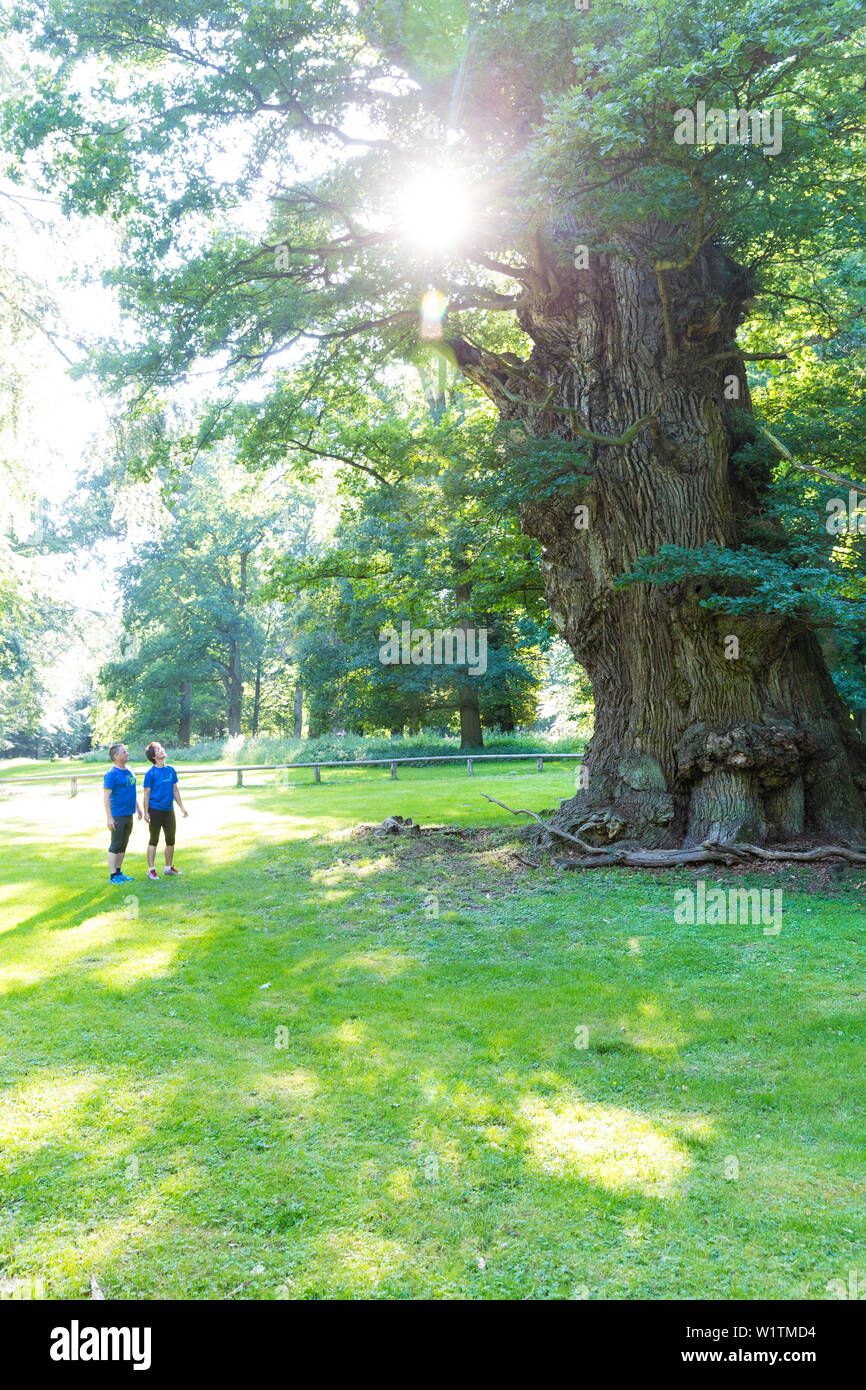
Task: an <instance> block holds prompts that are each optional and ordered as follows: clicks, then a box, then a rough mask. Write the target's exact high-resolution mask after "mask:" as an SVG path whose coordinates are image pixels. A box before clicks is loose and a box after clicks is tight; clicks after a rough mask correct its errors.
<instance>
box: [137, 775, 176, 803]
mask: <svg viewBox="0 0 866 1390" xmlns="http://www.w3.org/2000/svg"><path fill="white" fill-rule="evenodd" d="M176 781H177V773H176V772H175V770H174V768H173V767H169V766H168V763H166V765H165V767H157V766H156V764H155V763H154V765H153V767H149V768H148V769H147V772H146V773H145V774H144V785H145V786H146V787H147V788H148V789H149V791H150V803H149V805H150V810H151V811H170V810H171V805H172V802H173V801H174V784H175V782H176Z"/></svg>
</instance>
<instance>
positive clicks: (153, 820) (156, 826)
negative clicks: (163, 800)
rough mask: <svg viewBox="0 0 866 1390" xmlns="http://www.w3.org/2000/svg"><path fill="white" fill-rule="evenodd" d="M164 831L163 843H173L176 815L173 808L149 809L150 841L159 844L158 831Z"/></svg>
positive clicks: (175, 830) (175, 831)
mask: <svg viewBox="0 0 866 1390" xmlns="http://www.w3.org/2000/svg"><path fill="white" fill-rule="evenodd" d="M160 830H164V831H165V843H166V844H167V845H173V844H174V837H175V834H176V833H177V817H176V815H175V814H174V811H173V810H170V811H151V813H150V843H151V844H152V845H158V844H159V832H160Z"/></svg>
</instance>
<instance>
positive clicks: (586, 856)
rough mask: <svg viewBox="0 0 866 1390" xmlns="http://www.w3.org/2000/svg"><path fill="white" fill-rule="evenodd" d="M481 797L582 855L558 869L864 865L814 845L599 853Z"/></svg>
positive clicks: (862, 856)
mask: <svg viewBox="0 0 866 1390" xmlns="http://www.w3.org/2000/svg"><path fill="white" fill-rule="evenodd" d="M482 796H484V799H485V801H492V802H493V804H494V806H501V807H502V809H503V811H508V812H509V813H510V814H511V815H512V816H531V817H532V819H533V820H534V821H537V822H538V824H539V825H540V826H543V828H544V829H545V830H547V831H548V832H549V833H550V834H551V835H555V836H557V838H558V839H560V840H565V841H566V842H567V843H568V844H572V845H576V846H577V847H578V849H580V850H582V851H583V855H582V856H581V857H580V858H578V857H576V856H572V857H571V858H569V859H558V860H557V861H556V864H557V866H558V867H559V868H561V869H598V868H604V867H610V866H611V865H616V864H624V865H625V866H626V867H628V868H631V869H664V868H667V867H669V866H672V865H677V864H743V863H745V862H747V861H748V860H749V859H765V860H766V859H768V860H773V861H779V860H784V861H786V862H794V863H803V864H806V863H812V862H814V861H815V860H817V859H834V858H835V859H847V860H848V861H849V862H850V863H852V864H866V848H864V849H849V848H848V847H847V846H845V845H818V846H816V847H815V848H813V849H805V850H797V849H762V848H761V846H760V845H746V844H738V843H731V844H719V843H718V842H716V841H713V840H706V841H705V842H704V844H703V845H702V846H701V847H700V848H699V849H649V850H629V849H624V848H623V847H621V846H620V847H617V846H616V845H614V846H613V847H612V848H611V849H600V848H599V847H598V846H597V845H590V844H588V843H587V841H586V840H581V839H579V838H578V837H577V836H576V835H570V834H569V833H568V832H567V831H565V830H559V829H557V827H556V826H554V825H551V824H550V822H549V821H545V820H543V819H542V818H541V816H539V815H536V813H535V811H527V810H520V811H516V810H515V809H514V808H513V807H512V806H506V805H505V802H504V801H497V800H496V798H495V797H494V796H487V795H486V793H484V792H482Z"/></svg>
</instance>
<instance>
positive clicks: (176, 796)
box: [174, 782, 189, 820]
mask: <svg viewBox="0 0 866 1390" xmlns="http://www.w3.org/2000/svg"><path fill="white" fill-rule="evenodd" d="M174 799H175V801H176V802H177V804H178V806H179V807H180V809H181V811H183V818H184V820H186V818H187V816H188V815H189V811H187V810H186V808H185V807H184V804H183V802H182V801H181V799H180V787H179V786H178V784H177V782H175V784H174Z"/></svg>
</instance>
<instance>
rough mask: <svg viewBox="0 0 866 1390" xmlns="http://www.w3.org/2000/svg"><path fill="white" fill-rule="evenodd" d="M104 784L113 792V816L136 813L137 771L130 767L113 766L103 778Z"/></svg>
mask: <svg viewBox="0 0 866 1390" xmlns="http://www.w3.org/2000/svg"><path fill="white" fill-rule="evenodd" d="M102 785H103V786H104V787H108V789H109V791H110V792H111V801H110V804H111V814H112V815H113V816H134V815H135V773H134V772H132V771H130V769H129V768H128V767H112V769H111V771H110V772H106V774H105V776H104V778H103V779H102Z"/></svg>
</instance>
